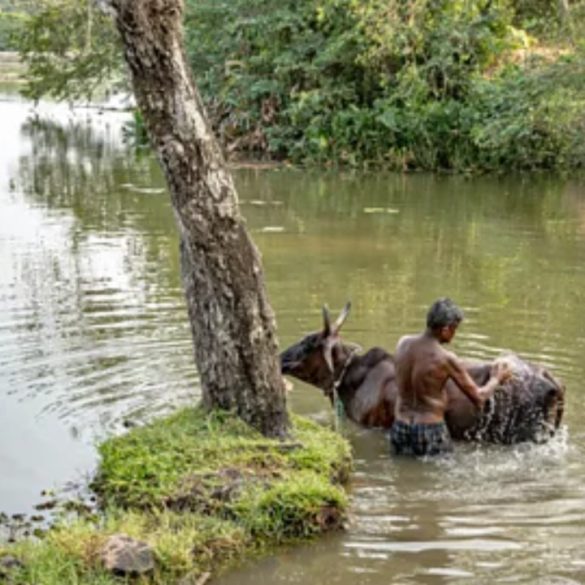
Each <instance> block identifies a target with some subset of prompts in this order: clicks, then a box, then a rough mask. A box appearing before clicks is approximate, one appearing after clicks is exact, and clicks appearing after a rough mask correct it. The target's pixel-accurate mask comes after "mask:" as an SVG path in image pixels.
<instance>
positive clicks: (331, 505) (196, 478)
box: [0, 409, 351, 585]
mask: <svg viewBox="0 0 585 585" xmlns="http://www.w3.org/2000/svg"><path fill="white" fill-rule="evenodd" d="M294 423H295V424H294V432H293V436H292V437H291V439H290V440H289V441H288V442H284V443H281V442H278V441H273V440H268V439H265V438H264V437H262V436H261V435H259V434H258V433H257V432H255V431H253V430H252V429H250V428H249V427H247V426H246V425H245V424H244V423H242V422H241V421H240V420H238V419H237V418H236V417H234V416H232V415H230V414H227V413H212V414H205V413H204V412H203V411H201V410H199V409H185V410H181V411H179V412H177V413H176V414H174V415H172V416H171V417H169V418H166V419H162V420H158V421H155V422H153V423H152V424H150V425H148V426H145V427H142V428H138V429H134V430H132V431H131V432H129V433H128V434H127V435H124V436H121V437H116V438H112V439H110V440H108V441H106V442H105V443H104V444H103V445H101V447H100V454H101V457H102V461H101V465H100V470H99V473H98V475H97V477H96V479H95V481H94V485H93V488H94V490H95V491H96V493H97V494H98V496H99V498H100V501H101V505H102V508H103V510H104V513H103V514H102V515H100V516H99V517H87V518H85V519H83V518H78V519H76V520H74V521H69V522H65V521H64V522H63V523H61V524H60V525H57V526H55V527H54V528H53V529H51V530H50V531H48V532H47V534H46V535H45V536H44V537H43V538H42V539H41V540H40V541H37V542H33V541H21V542H19V543H16V544H14V545H10V546H9V547H8V548H6V547H5V548H4V549H2V548H0V556H1V555H2V554H7V553H8V554H10V555H13V556H15V557H16V558H17V559H19V560H20V561H21V562H22V563H23V567H22V568H18V569H15V570H12V571H11V573H10V579H11V582H12V583H18V584H31V585H32V584H35V585H57V584H59V585H61V584H63V583H76V584H79V585H85V584H87V585H98V584H99V585H105V584H109V583H119V582H120V580H119V579H118V578H115V577H113V576H111V575H109V574H108V573H107V572H106V571H105V570H104V569H103V567H102V565H101V561H100V550H101V548H102V546H103V544H104V543H105V541H106V539H107V538H108V537H109V536H111V535H113V534H118V533H123V534H126V535H129V536H131V537H133V538H137V539H139V540H141V541H144V542H146V543H148V544H149V545H150V546H151V547H152V549H153V551H154V556H155V564H156V568H155V571H154V573H152V574H151V575H150V576H149V577H148V578H147V580H146V581H145V582H148V583H173V582H175V580H178V579H180V578H182V577H183V576H185V575H190V576H191V577H193V579H196V578H197V576H199V575H202V574H204V573H206V572H210V571H211V572H214V571H217V570H219V569H221V568H222V567H225V566H226V565H228V564H230V563H232V562H234V561H235V560H237V559H239V558H242V557H243V556H244V555H255V554H259V553H261V552H263V551H266V550H267V549H269V548H272V547H274V546H276V545H279V544H283V543H290V542H294V541H297V540H300V539H306V538H310V537H312V536H314V535H317V534H319V533H321V532H324V531H328V530H332V529H335V528H339V527H340V526H341V523H342V521H343V518H344V511H345V507H346V503H347V501H346V495H345V492H344V490H343V488H342V487H341V486H342V484H343V483H345V482H346V481H347V478H348V473H349V470H350V467H351V457H350V451H349V446H348V444H347V443H346V441H345V440H344V439H342V438H341V437H340V436H339V435H337V434H335V433H333V432H332V431H330V430H328V429H325V428H323V427H320V426H319V425H316V424H315V423H312V422H310V421H307V420H304V419H300V418H295V420H294Z"/></svg>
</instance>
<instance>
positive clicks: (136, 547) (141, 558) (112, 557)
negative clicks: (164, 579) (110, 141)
mask: <svg viewBox="0 0 585 585" xmlns="http://www.w3.org/2000/svg"><path fill="white" fill-rule="evenodd" d="M101 558H102V561H103V563H104V566H105V568H106V569H107V570H108V571H111V572H112V573H114V574H115V575H121V576H122V575H132V576H138V575H144V574H146V573H149V572H150V571H152V570H153V569H154V555H153V553H152V549H151V548H150V547H149V546H148V545H147V544H146V543H145V542H141V541H139V540H135V539H133V538H130V537H129V536H126V535H125V534H114V535H113V536H110V538H108V540H107V541H106V543H105V545H104V546H103V548H102V551H101Z"/></svg>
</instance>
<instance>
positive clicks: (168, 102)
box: [110, 0, 289, 436]
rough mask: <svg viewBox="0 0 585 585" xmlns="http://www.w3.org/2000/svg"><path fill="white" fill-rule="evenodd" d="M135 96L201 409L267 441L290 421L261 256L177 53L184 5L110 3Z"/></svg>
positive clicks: (137, 0) (141, 0)
mask: <svg viewBox="0 0 585 585" xmlns="http://www.w3.org/2000/svg"><path fill="white" fill-rule="evenodd" d="M110 4H111V6H112V8H113V10H114V14H115V20H116V25H117V28H118V30H119V32H120V35H121V39H122V43H123V47H124V54H125V58H126V61H127V63H128V65H129V68H130V72H131V77H132V83H133V87H134V93H135V96H136V100H137V103H138V106H139V108H140V110H141V112H142V115H143V117H144V120H145V124H146V127H147V129H148V132H149V136H150V140H151V143H152V145H153V146H154V148H155V149H156V152H157V154H158V157H159V160H160V162H161V164H162V167H163V170H164V172H165V175H166V179H167V183H168V185H169V189H170V192H171V199H172V204H173V208H174V211H175V217H176V221H177V224H178V228H179V232H180V238H181V245H180V248H181V249H180V253H181V270H182V276H183V284H184V287H185V294H186V297H187V306H188V310H189V317H190V321H191V330H192V334H193V341H194V347H195V361H196V363H197V367H198V369H199V373H200V376H201V385H202V388H203V402H204V404H205V405H206V406H208V407H212V408H215V407H219V408H222V409H233V410H236V411H237V413H238V415H239V416H240V417H241V418H243V419H244V420H245V421H246V422H248V423H250V424H252V425H253V426H254V427H256V428H257V429H259V430H260V431H261V432H262V433H263V434H265V435H268V436H283V435H285V434H286V432H287V429H288V426H289V419H288V414H287V410H286V399H285V391H284V385H283V380H282V377H281V375H280V368H279V363H278V359H277V341H276V334H275V324H274V315H273V312H272V309H271V307H270V304H269V302H268V299H267V296H266V291H265V288H264V280H263V274H262V267H261V262H260V256H259V253H258V251H257V249H256V247H255V246H254V244H253V243H252V241H251V239H250V237H249V235H248V233H247V231H246V228H245V226H244V222H243V220H242V217H241V216H240V212H239V209H238V200H237V194H236V191H235V188H234V184H233V182H232V177H231V175H230V173H229V171H228V170H227V168H226V164H225V162H224V160H223V156H222V154H221V151H220V148H219V146H218V143H217V141H216V140H215V138H214V136H213V134H212V132H211V130H210V126H209V123H208V122H207V119H206V116H205V112H204V108H203V105H202V101H201V98H200V96H199V93H198V91H197V88H196V86H195V84H194V82H193V79H192V76H191V73H190V69H189V67H188V65H187V63H186V59H185V54H184V50H183V34H182V12H183V3H182V0H111V2H110Z"/></svg>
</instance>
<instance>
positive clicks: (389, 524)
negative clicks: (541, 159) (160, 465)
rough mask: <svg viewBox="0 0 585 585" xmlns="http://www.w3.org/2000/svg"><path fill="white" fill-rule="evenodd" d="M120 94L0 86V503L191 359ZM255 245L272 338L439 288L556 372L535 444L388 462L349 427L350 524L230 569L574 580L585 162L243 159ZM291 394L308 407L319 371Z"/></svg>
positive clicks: (56, 477) (147, 173) (489, 336)
mask: <svg viewBox="0 0 585 585" xmlns="http://www.w3.org/2000/svg"><path fill="white" fill-rule="evenodd" d="M125 120H126V115H125V114H118V113H112V112H110V113H105V114H103V115H98V114H97V113H96V111H95V110H82V109H81V110H79V109H78V110H75V111H70V110H69V109H68V108H67V107H64V106H55V105H50V104H44V105H42V107H41V108H40V110H39V111H38V113H37V115H32V116H31V109H30V106H29V105H27V104H24V103H22V102H19V101H18V100H17V99H14V98H9V97H6V98H4V99H3V100H2V101H0V123H1V125H2V126H1V127H2V132H3V140H2V141H1V142H0V469H1V480H0V509H1V510H4V511H7V512H11V513H12V512H27V511H29V510H30V509H31V508H32V506H33V505H34V503H36V502H37V501H38V496H39V492H40V490H41V489H42V488H47V487H51V486H53V485H57V486H63V485H64V484H65V483H66V482H67V481H69V480H78V479H80V478H82V477H83V476H84V475H86V474H88V473H90V472H91V470H92V469H93V467H94V466H95V450H94V447H93V445H94V443H95V441H96V440H98V439H99V437H101V436H104V435H106V434H109V433H112V432H121V431H122V430H123V423H124V421H125V420H128V419H130V420H144V419H146V418H148V417H151V416H153V415H155V414H158V413H163V412H168V411H169V410H171V409H173V408H174V407H176V406H177V405H180V404H184V403H186V402H189V401H192V400H195V399H196V397H197V394H198V389H197V375H196V373H195V372H194V369H193V366H192V351H191V340H190V336H189V329H188V326H187V321H186V312H185V308H184V303H183V298H182V291H181V288H180V282H179V276H178V261H177V238H176V235H175V232H174V224H173V217H172V213H171V210H170V204H169V200H168V196H167V195H166V192H165V190H164V184H163V180H162V176H161V174H160V172H159V171H158V169H157V166H156V164H155V163H154V162H153V161H152V159H151V158H150V157H149V156H146V155H143V156H140V155H137V154H136V153H135V152H133V151H131V150H127V149H125V148H124V146H123V144H122V141H121V128H122V125H123V123H124V121H125ZM236 181H237V185H238V188H239V191H240V196H241V203H242V209H243V212H244V214H245V215H246V218H247V220H248V225H249V228H250V230H251V231H252V232H253V236H254V238H255V240H256V242H257V243H258V245H259V247H260V249H261V251H262V253H263V258H264V266H265V271H266V279H267V283H268V287H269V291H270V296H271V300H272V303H273V306H274V308H275V311H276V314H277V318H278V326H279V336H280V341H281V345H282V346H283V347H284V346H286V345H288V344H289V343H291V342H292V341H294V340H296V339H297V338H298V337H299V336H300V335H302V334H304V333H306V332H308V331H310V330H314V329H316V328H318V327H319V326H320V307H321V305H322V303H323V302H328V303H329V304H330V306H332V307H334V308H339V307H341V305H342V304H343V303H344V302H345V300H346V299H351V300H352V301H353V310H352V315H351V317H350V319H349V320H348V322H347V324H346V327H345V337H346V338H348V339H351V340H352V341H356V342H358V343H360V344H362V345H363V346H364V347H366V346H371V345H382V346H384V347H386V348H389V349H392V348H393V346H394V344H395V343H396V340H397V339H398V337H399V336H400V335H401V334H403V333H406V332H413V331H417V330H419V329H420V328H421V326H422V322H423V319H424V314H425V310H426V307H427V306H428V305H429V303H430V302H432V301H433V300H434V299H435V298H436V297H437V296H441V295H450V296H452V297H453V298H454V299H456V300H457V301H458V302H459V303H460V304H461V305H462V306H463V307H464V308H465V310H466V313H467V317H468V318H467V320H466V322H465V324H464V325H463V326H462V328H461V331H460V333H459V335H458V338H457V340H456V343H455V347H454V349H456V350H457V351H458V352H459V353H461V354H465V355H468V356H475V357H480V358H490V357H493V356H495V355H497V354H498V353H499V352H500V351H501V350H502V349H512V350H514V351H517V352H518V353H520V354H521V355H523V356H524V357H526V358H528V359H532V360H536V361H539V362H541V363H544V364H546V365H547V366H549V367H550V368H551V369H552V370H553V371H554V372H555V373H556V374H557V375H559V376H560V377H562V378H563V379H564V381H565V382H566V384H567V387H568V407H567V416H566V419H565V422H566V428H565V429H564V430H563V432H562V433H561V436H559V437H558V438H557V439H556V440H555V441H553V442H552V443H550V444H548V445H545V446H538V447H537V446H532V445H522V446H518V447H515V448H507V449H501V448H493V447H492V448H482V449H479V448H477V447H472V446H461V447H459V448H458V449H457V452H456V454H455V457H454V459H453V460H452V461H449V462H443V463H422V462H417V461H403V460H401V461H396V460H393V459H392V458H391V457H389V455H388V450H387V444H386V441H385V438H384V436H383V435H382V434H381V433H379V432H375V431H364V430H360V429H357V428H355V427H350V426H347V427H346V429H345V432H346V433H347V435H348V437H349V438H350V439H351V441H352V444H353V446H354V450H355V454H356V460H357V464H356V473H355V477H354V480H353V483H352V488H351V489H352V497H353V503H352V509H351V516H352V518H351V522H350V526H349V528H348V530H347V531H346V532H345V533H343V534H338V535H333V536H330V537H328V538H326V539H323V540H320V541H317V542H315V543H311V544H309V545H307V546H303V547H300V548H294V549H291V550H287V551H285V552H283V553H281V554H279V555H277V556H275V557H271V558H268V559H265V560H262V561H260V562H255V563H254V564H251V565H250V566H247V567H243V568H241V569H239V570H237V571H234V572H233V573H230V574H227V575H225V576H223V577H222V578H221V579H219V580H218V583H221V584H222V585H230V584H232V583H233V584H235V583H237V584H238V585H245V584H247V583H250V584H252V583H253V584H254V585H257V584H258V583H276V584H278V583H327V584H338V583H339V584H345V583H348V584H349V583H351V584H354V583H356V582H359V583H360V584H362V583H363V584H376V585H377V584H382V583H384V584H387V583H397V584H398V583H400V584H406V583H429V584H438V583H447V582H449V583H451V582H459V583H474V584H479V583H495V582H501V583H509V582H513V583H537V582H541V583H575V582H576V583H581V582H585V544H584V543H585V462H584V458H583V455H584V453H585V414H584V413H583V410H582V408H581V406H580V399H581V397H582V396H583V391H582V389H581V384H580V382H581V380H582V379H583V377H584V374H585V361H584V360H583V355H584V354H585V302H584V301H585V182H579V181H576V180H562V179H559V178H556V179H553V178H547V177H539V178H533V179H530V180H528V179H524V180H523V179H521V178H515V179H499V178H482V179H473V180H466V179H463V178H440V177H439V178H437V177H427V176H412V177H402V176H395V175H355V174H344V173H341V174H340V173H333V172H331V173H326V174H323V173H316V172H305V171H293V170H290V171H289V170H280V171H252V170H241V171H238V172H237V174H236ZM291 404H292V408H293V409H294V410H295V411H297V412H302V413H305V414H308V415H310V416H312V417H315V418H317V419H319V420H322V421H324V422H328V421H330V420H331V419H330V410H329V407H328V404H327V402H326V401H325V399H324V398H323V397H322V396H321V395H320V393H319V392H318V391H317V390H316V389H313V388H310V387H308V386H302V385H300V384H296V385H295V390H294V391H293V393H292V395H291Z"/></svg>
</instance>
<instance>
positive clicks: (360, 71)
mask: <svg viewBox="0 0 585 585" xmlns="http://www.w3.org/2000/svg"><path fill="white" fill-rule="evenodd" d="M190 8H191V10H190V16H189V18H188V20H187V29H188V31H189V33H188V41H190V42H189V54H190V56H191V61H192V62H193V64H194V66H195V69H196V71H197V72H198V80H199V83H200V86H201V88H202V91H203V93H204V95H205V96H206V98H207V101H208V104H209V109H210V111H211V113H212V119H213V121H214V123H215V125H216V127H217V129H218V132H219V134H220V136H221V137H222V138H223V140H224V142H225V143H226V145H227V147H228V148H230V147H231V148H236V149H238V150H242V149H245V150H247V151H248V152H250V153H251V154H252V155H253V156H262V155H268V156H270V157H273V158H287V159H292V160H293V161H295V162H313V161H318V162H322V163H328V162H341V163H346V164H350V165H364V164H365V165H367V164H372V163H373V164H377V165H378V164H379V165H383V166H389V167H391V168H399V169H412V168H423V169H433V170H437V169H455V170H480V169H512V168H528V169H531V168H551V167H557V166H579V165H581V164H582V163H583V160H584V159H583V152H582V151H581V150H580V149H579V145H580V143H581V142H582V140H583V139H582V138H581V136H580V134H581V132H580V127H581V125H582V123H583V120H584V119H585V94H583V93H582V92H581V91H580V90H581V89H582V88H580V87H576V85H578V83H576V80H578V79H580V78H582V77H583V73H585V60H584V57H583V54H582V53H581V52H576V53H575V54H574V55H572V56H571V57H567V58H565V59H563V60H562V62H556V61H555V60H553V62H545V61H542V62H541V63H538V64H525V63H521V64H517V65H512V64H510V65H508V66H503V65H502V63H503V62H504V61H505V58H506V56H507V55H509V54H511V52H512V51H514V50H516V49H520V48H523V47H525V46H528V44H529V43H530V39H529V38H528V36H527V35H526V34H525V33H523V32H522V31H521V30H520V29H518V28H514V26H513V24H514V23H515V22H517V21H522V22H526V21H527V20H528V19H529V18H532V17H533V16H534V12H531V11H529V10H528V8H527V7H525V6H523V5H522V6H520V7H519V11H518V12H516V11H515V10H513V7H512V6H511V5H510V4H509V3H508V2H506V1H505V0H499V1H493V2H492V1H485V2H482V1H475V2H470V1H467V0H461V1H458V0H415V1H413V2H409V3H404V2H400V1H399V0H395V1H390V2H388V1H385V0H384V1H383V0H363V1H360V2H357V1H355V0H303V1H301V2H275V1H273V0H254V1H253V2H250V1H248V0H247V1H245V2H244V1H243V0H242V1H230V2H215V1H214V2H200V1H197V2H195V1H193V2H191V4H190ZM520 8H521V9H522V10H520ZM544 8H547V9H548V6H545V7H544ZM226 14H227V17H226V16H225V15H226ZM546 14H547V15H548V12H546ZM560 113H562V116H561V117H560V118H559V114H560Z"/></svg>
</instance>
